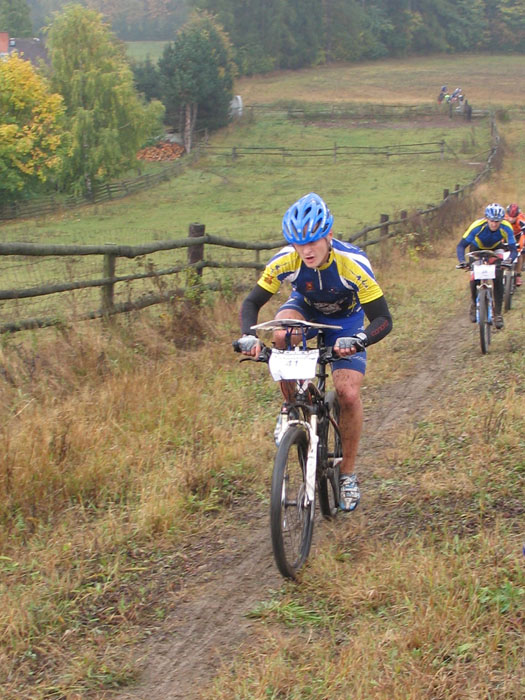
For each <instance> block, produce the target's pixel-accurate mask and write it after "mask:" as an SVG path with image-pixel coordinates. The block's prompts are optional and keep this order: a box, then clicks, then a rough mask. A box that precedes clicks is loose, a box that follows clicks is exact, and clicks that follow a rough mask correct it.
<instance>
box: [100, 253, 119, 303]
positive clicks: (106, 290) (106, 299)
mask: <svg viewBox="0 0 525 700" xmlns="http://www.w3.org/2000/svg"><path fill="white" fill-rule="evenodd" d="M116 260H117V256H116V255H115V254H114V253H104V262H103V272H102V276H103V277H104V279H113V278H114V277H115V267H116ZM114 299H115V283H114V282H107V283H106V284H104V285H103V286H102V311H103V312H104V314H110V313H111V312H112V311H113V310H114V308H115V302H114Z"/></svg>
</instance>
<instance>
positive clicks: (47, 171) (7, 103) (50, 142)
mask: <svg viewBox="0 0 525 700" xmlns="http://www.w3.org/2000/svg"><path fill="white" fill-rule="evenodd" d="M63 113H64V106H63V101H62V97H61V96H60V95H58V94H56V93H52V92H51V91H50V89H49V85H48V84H47V82H46V81H45V79H44V78H42V77H41V76H40V75H38V74H37V73H36V72H35V70H34V68H33V66H32V65H31V63H29V61H24V60H22V59H21V58H19V56H17V55H16V54H14V55H12V56H10V57H9V58H8V59H7V60H3V61H0V114H1V115H2V123H0V201H1V202H7V201H10V200H13V199H16V198H19V197H21V196H23V195H24V194H26V193H27V192H30V191H32V190H35V189H37V188H38V186H39V185H41V184H42V183H45V182H46V181H47V180H48V179H49V178H50V177H51V176H52V175H54V174H56V173H58V171H59V170H60V167H61V156H60V148H61V144H62V141H63V135H64V131H63Z"/></svg>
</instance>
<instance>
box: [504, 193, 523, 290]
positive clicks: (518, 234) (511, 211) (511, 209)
mask: <svg viewBox="0 0 525 700" xmlns="http://www.w3.org/2000/svg"><path fill="white" fill-rule="evenodd" d="M506 219H507V221H510V223H511V224H512V230H513V231H514V238H515V239H516V245H517V247H518V259H517V260H516V287H521V271H522V269H523V257H524V256H525V216H524V215H523V213H522V212H521V209H520V208H519V207H518V205H517V204H509V206H508V207H507V216H506Z"/></svg>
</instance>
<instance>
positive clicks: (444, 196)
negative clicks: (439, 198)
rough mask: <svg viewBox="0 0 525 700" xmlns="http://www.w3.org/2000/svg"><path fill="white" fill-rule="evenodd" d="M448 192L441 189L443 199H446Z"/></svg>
mask: <svg viewBox="0 0 525 700" xmlns="http://www.w3.org/2000/svg"><path fill="white" fill-rule="evenodd" d="M449 194H450V191H449V190H443V199H446V198H447V197H448V195H449Z"/></svg>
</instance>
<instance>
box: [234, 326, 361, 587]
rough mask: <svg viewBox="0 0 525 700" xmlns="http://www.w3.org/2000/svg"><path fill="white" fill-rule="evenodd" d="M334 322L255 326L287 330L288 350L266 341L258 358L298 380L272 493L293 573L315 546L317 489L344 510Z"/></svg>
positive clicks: (281, 559) (324, 507) (326, 510)
mask: <svg viewBox="0 0 525 700" xmlns="http://www.w3.org/2000/svg"><path fill="white" fill-rule="evenodd" d="M326 328H338V326H329V325H325V324H319V323H310V322H308V321H301V320H297V319H278V320H274V321H268V322H266V323H260V324H258V325H256V326H253V330H266V331H274V330H283V329H284V330H285V334H286V335H285V337H286V349H285V350H277V349H276V348H269V347H266V346H264V347H263V349H262V351H261V353H260V354H259V357H257V358H255V361H257V362H267V363H268V365H269V369H270V373H271V375H272V377H273V379H274V380H275V381H279V382H281V381H289V382H290V383H291V386H293V391H292V392H290V395H291V398H289V399H288V400H287V401H285V402H284V403H283V405H282V408H281V412H280V414H279V420H278V425H279V430H278V434H277V436H276V437H277V439H276V441H277V442H278V448H277V453H276V455H275V460H274V466H273V473H272V486H271V495H270V530H271V539H272V548H273V555H274V559H275V563H276V564H277V568H278V569H279V571H280V572H281V574H282V575H283V576H284V577H285V578H290V579H295V578H296V577H297V572H298V571H299V569H300V568H301V567H302V566H303V565H304V563H305V562H306V560H307V558H308V555H309V553H310V547H311V544H312V536H313V528H314V516H315V505H316V496H317V498H318V502H319V509H320V512H321V514H322V516H323V517H324V518H326V519H328V520H331V519H333V518H335V517H336V515H337V512H338V507H339V465H340V462H341V460H342V455H343V453H342V444H341V435H340V432H339V425H338V420H339V404H338V402H337V397H336V395H335V392H334V391H328V392H327V391H326V380H327V376H328V375H327V369H326V367H327V365H328V364H329V363H330V362H331V361H332V359H335V354H334V353H333V350H332V348H331V347H328V346H326V345H325V340H324V333H323V330H324V329H326ZM313 331H315V332H317V336H316V337H317V343H316V347H315V348H309V347H308V345H307V340H308V336H309V334H311V333H312V332H313ZM297 340H299V343H298V344H295V343H296V342H297ZM357 343H359V341H358V340H357V339H356V344H357ZM235 346H236V343H234V348H235V349H237V350H238V348H236V347H235ZM244 359H246V360H249V359H251V358H243V360H244ZM243 360H241V362H242V361H243Z"/></svg>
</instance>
